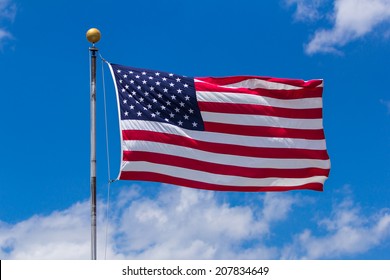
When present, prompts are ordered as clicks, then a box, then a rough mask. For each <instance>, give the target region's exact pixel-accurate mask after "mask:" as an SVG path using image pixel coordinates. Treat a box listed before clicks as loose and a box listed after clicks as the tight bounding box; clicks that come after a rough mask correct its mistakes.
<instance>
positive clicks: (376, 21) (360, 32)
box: [286, 0, 390, 54]
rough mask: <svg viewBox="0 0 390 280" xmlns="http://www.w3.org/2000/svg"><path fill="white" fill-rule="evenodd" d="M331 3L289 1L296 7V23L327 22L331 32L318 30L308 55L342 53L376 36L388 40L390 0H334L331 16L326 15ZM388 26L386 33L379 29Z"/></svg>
mask: <svg viewBox="0 0 390 280" xmlns="http://www.w3.org/2000/svg"><path fill="white" fill-rule="evenodd" d="M327 2H328V1H326V0H323V1H320V0H317V1H306V0H286V3H288V4H290V5H292V4H296V7H297V9H296V13H295V15H294V18H295V19H298V20H305V19H306V20H311V21H315V20H318V19H320V18H321V19H322V18H326V19H328V20H329V21H330V22H329V23H330V24H331V27H330V28H322V29H317V30H316V31H315V33H314V35H313V36H312V38H311V40H310V41H309V43H308V44H306V46H305V51H306V53H307V54H315V53H341V51H340V48H341V47H343V46H345V45H346V44H348V43H350V42H352V41H355V40H358V39H360V38H362V37H364V36H366V35H367V34H370V33H372V32H377V33H381V32H382V33H383V34H381V35H382V37H383V38H387V37H388V32H389V23H390V0H334V1H333V8H332V10H331V12H329V11H326V10H325V9H324V8H325V6H326V5H325V4H326V3H327ZM382 25H384V26H385V28H384V30H382V29H381V28H379V27H380V26H382Z"/></svg>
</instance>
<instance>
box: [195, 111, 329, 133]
mask: <svg viewBox="0 0 390 280" xmlns="http://www.w3.org/2000/svg"><path fill="white" fill-rule="evenodd" d="M201 115H202V118H203V121H205V122H217V123H226V124H236V125H246V126H267V127H280V128H296V129H322V128H323V126H322V119H289V118H281V117H270V116H257V115H243V114H225V113H214V112H201Z"/></svg>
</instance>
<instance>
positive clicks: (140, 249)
mask: <svg viewBox="0 0 390 280" xmlns="http://www.w3.org/2000/svg"><path fill="white" fill-rule="evenodd" d="M90 27H97V28H99V29H100V31H101V32H102V40H101V41H100V42H99V43H98V44H97V47H98V48H99V50H100V53H101V54H102V56H103V57H104V58H105V59H107V60H109V61H110V62H115V63H119V64H124V65H131V66H135V67H142V68H150V69H158V70H162V71H171V72H175V73H178V74H182V75H187V76H226V75H262V76H275V77H287V78H301V79H305V80H308V79H316V78H323V79H324V84H325V86H324V127H325V133H326V138H327V146H328V152H329V155H330V158H331V163H332V167H331V173H330V177H329V179H328V180H327V182H326V183H325V190H324V192H312V191H295V192H286V193H229V192H227V193H223V192H211V191H201V190H192V189H187V188H180V187H176V186H169V185H161V184H158V183H143V182H131V181H121V182H116V183H114V184H112V185H111V187H110V197H111V201H110V210H109V216H110V219H109V221H108V222H107V221H106V218H105V217H106V215H105V214H106V205H107V187H108V183H107V182H108V179H109V178H108V177H109V176H108V175H107V162H108V160H107V157H106V150H105V149H106V148H105V147H106V144H105V127H104V109H103V108H104V107H103V82H102V81H103V77H102V76H103V75H102V70H101V62H100V61H99V64H98V77H97V79H98V85H97V90H98V96H97V107H98V116H97V122H98V126H97V134H98V136H97V141H98V144H97V157H98V197H99V207H98V258H100V259H102V258H105V257H106V258H107V259H306V258H308V259H390V126H389V121H390V93H389V89H388V86H387V83H388V82H389V80H390V66H389V65H390V48H389V44H390V1H389V0H316V1H307V0H276V1H254V0H252V1H250V0H242V1H239V2H236V1H219V0H216V1H204V0H198V1H178V0H177V1H176V0H167V1H151V0H149V1H116V0H110V1H103V0H100V1H89V0H86V1H73V0H66V1H65V0H58V1H26V0H0V74H1V76H0V77H1V78H0V119H1V121H0V129H1V138H0V258H1V259H88V258H89V257H90V248H89V246H90V245H89V237H90V228H89V223H90V222H89V215H90V214H89V51H88V47H89V43H88V42H87V41H86V39H85V33H86V31H87V30H88V29H89V28H90ZM104 76H105V87H106V93H107V106H108V108H107V113H108V131H109V147H110V160H109V162H110V167H111V175H110V177H111V178H115V177H116V175H117V173H118V170H119V160H120V158H119V150H120V148H119V132H118V124H117V113H116V105H115V96H114V87H113V83H112V81H111V77H110V75H109V71H108V69H107V67H105V69H104ZM106 237H107V238H106ZM106 240H107V241H106Z"/></svg>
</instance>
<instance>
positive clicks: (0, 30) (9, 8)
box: [0, 0, 16, 48]
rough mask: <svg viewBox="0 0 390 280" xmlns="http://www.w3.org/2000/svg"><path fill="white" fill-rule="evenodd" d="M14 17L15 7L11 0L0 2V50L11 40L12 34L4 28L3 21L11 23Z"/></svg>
mask: <svg viewBox="0 0 390 280" xmlns="http://www.w3.org/2000/svg"><path fill="white" fill-rule="evenodd" d="M15 16H16V5H15V4H14V3H12V1H11V0H0V48H1V47H2V46H3V44H4V43H5V42H6V41H8V40H10V39H12V38H13V36H12V34H11V33H10V32H9V31H8V30H7V28H6V27H5V26H4V24H3V22H4V21H11V22H12V21H13V20H14V18H15Z"/></svg>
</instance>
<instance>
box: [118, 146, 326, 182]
mask: <svg viewBox="0 0 390 280" xmlns="http://www.w3.org/2000/svg"><path fill="white" fill-rule="evenodd" d="M123 161H146V162H152V163H156V164H163V165H170V166H176V167H182V168H186V169H192V170H198V171H204V172H208V173H213V174H220V175H230V176H240V177H247V178H259V179H261V178H308V177H313V176H328V175H329V169H322V168H302V169H276V168H252V167H242V166H232V165H226V164H218V163H211V162H207V161H200V160H196V159H190V158H184V157H178V156H172V155H167V154H160V153H151V152H138V151H124V152H123Z"/></svg>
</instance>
